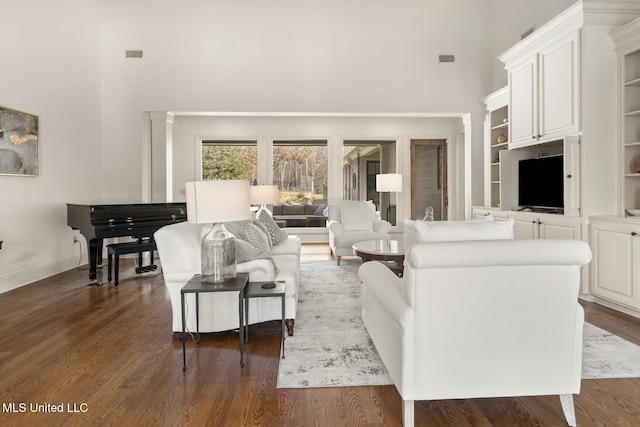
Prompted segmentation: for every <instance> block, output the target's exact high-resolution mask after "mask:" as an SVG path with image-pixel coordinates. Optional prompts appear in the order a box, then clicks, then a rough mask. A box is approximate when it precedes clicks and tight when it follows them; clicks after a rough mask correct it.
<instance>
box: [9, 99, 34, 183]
mask: <svg viewBox="0 0 640 427" xmlns="http://www.w3.org/2000/svg"><path fill="white" fill-rule="evenodd" d="M38 127H39V118H38V116H35V115H33V114H29V113H25V112H22V111H18V110H13V109H11V108H7V107H2V106H0V175H17V176H37V175H38V172H39V170H38V139H39V136H38Z"/></svg>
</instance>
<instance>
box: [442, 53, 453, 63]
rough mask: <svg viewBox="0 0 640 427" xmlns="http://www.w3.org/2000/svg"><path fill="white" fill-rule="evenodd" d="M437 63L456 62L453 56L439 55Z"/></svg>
mask: <svg viewBox="0 0 640 427" xmlns="http://www.w3.org/2000/svg"><path fill="white" fill-rule="evenodd" d="M439 61H440V62H456V56H455V55H440V57H439Z"/></svg>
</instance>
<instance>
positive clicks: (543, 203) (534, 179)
mask: <svg viewBox="0 0 640 427" xmlns="http://www.w3.org/2000/svg"><path fill="white" fill-rule="evenodd" d="M518 204H519V205H520V207H521V208H538V209H548V210H562V209H564V166H563V156H562V154H559V155H556V156H547V157H537V158H534V159H525V160H520V162H519V163H518Z"/></svg>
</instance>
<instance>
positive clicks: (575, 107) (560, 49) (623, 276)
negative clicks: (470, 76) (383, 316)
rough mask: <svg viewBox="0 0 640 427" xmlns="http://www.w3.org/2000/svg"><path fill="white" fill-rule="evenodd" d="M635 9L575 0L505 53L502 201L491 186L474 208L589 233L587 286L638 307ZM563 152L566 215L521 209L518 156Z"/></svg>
mask: <svg viewBox="0 0 640 427" xmlns="http://www.w3.org/2000/svg"><path fill="white" fill-rule="evenodd" d="M608 3H612V4H611V5H609V4H608ZM613 3H615V5H614V4H613ZM613 6H615V7H613ZM639 17H640V1H635V2H631V1H628V2H603V1H598V0H579V1H577V2H576V3H575V4H573V5H572V6H570V7H569V8H568V9H567V10H566V11H564V12H562V13H561V14H559V15H558V16H556V17H555V18H553V19H552V20H551V21H549V22H548V23H546V24H544V25H543V26H542V27H540V28H539V29H537V30H536V31H534V32H533V33H532V34H531V35H529V36H528V37H526V38H525V39H524V40H521V41H520V42H518V43H517V44H516V45H514V46H513V47H512V48H510V49H509V50H507V51H506V52H505V53H504V54H502V55H501V56H500V57H499V59H500V60H501V61H502V62H504V64H505V69H506V71H507V76H508V83H509V85H508V89H507V90H508V101H507V104H506V106H505V108H506V110H507V111H508V120H507V121H508V129H509V131H508V141H509V143H508V149H507V150H503V151H501V153H500V165H499V170H500V186H499V188H500V192H499V195H500V196H499V206H498V205H497V204H496V203H495V200H496V199H495V196H494V195H493V193H488V192H485V200H484V206H481V207H477V208H474V209H473V211H472V213H473V215H474V216H480V215H484V214H489V213H492V214H494V215H495V216H498V215H500V216H502V217H504V216H505V213H506V217H507V218H512V219H513V220H514V233H515V236H516V238H574V239H581V240H585V241H587V242H588V243H589V244H590V246H591V249H592V252H593V258H592V261H591V263H590V265H589V266H588V267H585V268H583V269H582V271H583V273H582V278H583V283H582V287H581V294H582V295H583V297H585V298H590V299H592V300H594V301H596V302H599V303H602V304H606V305H609V306H610V307H613V308H616V309H618V310H621V311H624V312H627V313H629V314H632V315H634V316H636V317H640V216H636V217H629V216H627V215H626V211H629V210H634V209H638V210H640V167H638V166H640V165H636V162H637V161H638V159H640V18H639ZM634 19H635V21H634ZM612 42H613V43H612ZM488 98H489V97H488ZM487 108H488V110H489V113H491V109H490V108H489V104H487ZM485 126H486V122H485ZM486 135H488V133H487V132H486V130H485V136H486ZM492 138H494V136H492ZM487 144H488V142H487V141H485V145H487ZM486 150H487V148H485V152H486ZM559 152H562V154H564V161H565V163H564V168H565V170H564V172H565V180H564V184H565V211H564V215H559V214H555V215H553V214H537V213H534V212H520V211H517V210H516V209H517V168H516V166H515V165H516V164H517V161H518V160H519V159H521V158H526V156H535V155H536V153H538V154H540V153H542V154H546V153H549V154H557V153H559ZM484 166H485V168H490V163H489V161H488V160H485V165H484ZM485 170H487V169H485ZM486 176H490V175H489V174H487V173H486V172H485V177H486ZM486 188H487V184H486V183H485V189H486ZM487 194H490V195H491V198H488V197H486V196H487Z"/></svg>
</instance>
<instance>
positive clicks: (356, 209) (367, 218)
mask: <svg viewBox="0 0 640 427" xmlns="http://www.w3.org/2000/svg"><path fill="white" fill-rule="evenodd" d="M340 210H341V212H340V216H341V222H342V227H343V229H344V230H345V231H371V230H373V220H374V219H375V208H374V207H373V204H372V203H368V202H359V201H356V200H343V201H342V202H341V203H340Z"/></svg>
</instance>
